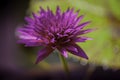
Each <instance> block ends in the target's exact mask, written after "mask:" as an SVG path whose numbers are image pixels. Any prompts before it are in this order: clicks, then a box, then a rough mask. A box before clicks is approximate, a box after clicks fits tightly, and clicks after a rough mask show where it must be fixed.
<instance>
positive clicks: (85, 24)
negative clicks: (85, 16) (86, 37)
mask: <svg viewBox="0 0 120 80" xmlns="http://www.w3.org/2000/svg"><path fill="white" fill-rule="evenodd" d="M89 23H90V21H88V22H84V23H82V24H80V25H78V26H77V27H76V30H78V31H79V30H80V29H82V28H84V27H85V26H87V25H88V24H89Z"/></svg>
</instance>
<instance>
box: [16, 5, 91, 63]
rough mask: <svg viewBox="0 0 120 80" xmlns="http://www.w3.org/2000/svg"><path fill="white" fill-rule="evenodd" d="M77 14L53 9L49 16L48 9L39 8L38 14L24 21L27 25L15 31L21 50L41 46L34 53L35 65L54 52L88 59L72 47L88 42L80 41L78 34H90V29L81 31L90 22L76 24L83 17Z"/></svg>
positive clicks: (85, 38) (80, 35) (80, 36)
mask: <svg viewBox="0 0 120 80" xmlns="http://www.w3.org/2000/svg"><path fill="white" fill-rule="evenodd" d="M78 13H79V11H77V12H74V9H69V8H68V9H67V11H65V12H63V13H62V12H61V10H60V8H59V7H57V9H56V12H55V13H53V12H52V11H51V10H50V9H49V8H47V10H44V9H43V8H40V11H39V14H40V15H36V14H33V18H30V17H26V18H25V19H26V22H27V24H25V25H24V27H22V28H19V29H18V30H17V32H18V37H19V42H20V43H22V44H25V46H43V47H44V48H43V49H41V50H40V51H39V53H38V56H37V60H36V63H38V62H39V61H41V60H43V59H44V58H45V57H47V56H48V55H49V54H50V53H52V52H53V51H54V50H55V49H57V50H59V51H60V52H61V55H63V56H64V57H66V58H67V57H68V53H67V52H70V53H72V54H74V55H76V56H80V57H83V58H86V59H88V57H87V55H86V54H85V52H84V51H83V50H82V49H81V48H80V47H79V46H78V45H77V44H76V42H85V41H86V40H90V39H91V38H87V37H83V36H82V34H85V33H88V32H91V31H92V29H87V30H83V28H84V27H85V26H87V25H88V24H89V23H90V21H88V22H84V23H80V22H81V20H82V19H83V17H84V16H83V15H81V16H78Z"/></svg>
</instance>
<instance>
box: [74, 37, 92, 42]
mask: <svg viewBox="0 0 120 80" xmlns="http://www.w3.org/2000/svg"><path fill="white" fill-rule="evenodd" d="M86 40H93V39H92V38H88V37H76V38H74V39H73V41H75V42H85V41H86Z"/></svg>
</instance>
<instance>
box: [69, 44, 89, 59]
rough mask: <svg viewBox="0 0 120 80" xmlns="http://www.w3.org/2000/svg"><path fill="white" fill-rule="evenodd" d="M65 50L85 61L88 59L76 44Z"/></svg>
mask: <svg viewBox="0 0 120 80" xmlns="http://www.w3.org/2000/svg"><path fill="white" fill-rule="evenodd" d="M72 48H74V49H72ZM67 50H68V51H69V52H71V53H72V54H74V55H76V56H80V57H83V58H85V59H88V56H87V55H86V54H85V52H84V51H83V50H82V49H81V48H80V47H79V46H78V45H77V44H73V45H71V46H69V47H67Z"/></svg>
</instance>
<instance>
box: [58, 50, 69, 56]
mask: <svg viewBox="0 0 120 80" xmlns="http://www.w3.org/2000/svg"><path fill="white" fill-rule="evenodd" d="M58 50H59V51H60V52H61V54H62V55H63V56H64V57H65V58H67V57H68V54H67V51H66V50H65V49H58Z"/></svg>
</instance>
